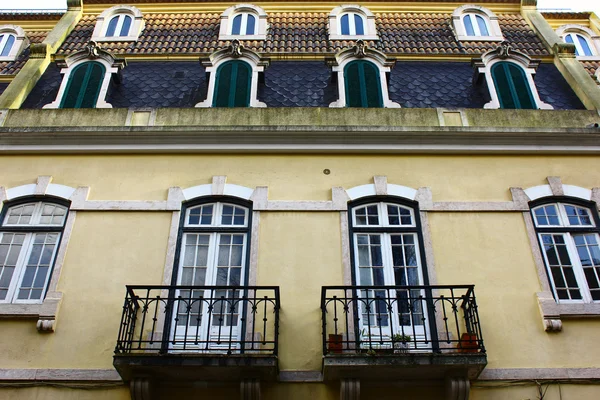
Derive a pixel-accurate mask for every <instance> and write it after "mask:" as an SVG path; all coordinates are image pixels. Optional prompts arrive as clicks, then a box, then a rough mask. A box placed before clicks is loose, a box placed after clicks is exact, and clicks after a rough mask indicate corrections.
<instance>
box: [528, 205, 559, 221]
mask: <svg viewBox="0 0 600 400" xmlns="http://www.w3.org/2000/svg"><path fill="white" fill-rule="evenodd" d="M534 215H535V222H536V225H538V226H544V225H560V221H559V219H558V211H557V207H556V205H554V204H550V205H547V206H542V207H538V208H536V209H535V210H534Z"/></svg>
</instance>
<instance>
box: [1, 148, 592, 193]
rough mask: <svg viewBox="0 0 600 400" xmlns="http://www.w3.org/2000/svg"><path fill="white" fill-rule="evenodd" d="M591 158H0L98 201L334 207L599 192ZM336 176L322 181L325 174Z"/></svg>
mask: <svg viewBox="0 0 600 400" xmlns="http://www.w3.org/2000/svg"><path fill="white" fill-rule="evenodd" d="M597 163H598V158H597V157H593V156H570V157H569V156H564V157H559V156H552V157H551V156H475V155H472V156H468V155H467V156H439V155H437V156H428V155H402V156H394V155H376V156H373V155H369V156H366V155H365V156H360V155H312V156H310V155H297V154H296V155H294V154H285V155H245V156H239V155H209V154H200V155H177V156H173V155H164V156H160V155H152V156H145V155H119V156H116V155H115V156H106V155H105V156H38V155H36V156H6V155H4V156H2V157H1V158H0V171H1V173H0V184H1V185H2V186H5V187H13V186H18V185H23V184H27V183H32V182H34V181H35V178H36V177H37V176H38V175H53V176H54V182H55V183H60V184H65V185H69V186H74V187H76V186H91V193H90V199H92V200H164V199H166V196H167V189H168V188H169V187H170V186H180V187H182V188H185V187H190V186H195V185H200V184H205V183H210V182H211V178H212V176H213V175H227V176H228V182H229V183H235V184H239V185H243V186H248V187H255V186H265V185H266V186H269V198H270V199H272V200H329V199H330V198H331V187H332V186H342V187H345V188H351V187H353V186H358V185H363V184H366V183H372V181H373V175H386V176H387V177H388V182H389V183H395V184H400V185H404V186H409V187H414V188H418V187H421V186H429V187H430V188H431V190H432V192H433V199H434V200H435V201H462V200H469V201H478V200H481V201H505V200H510V191H509V188H510V187H511V186H520V187H524V188H526V187H530V186H535V185H542V184H546V181H545V178H546V176H561V177H562V179H563V182H564V183H567V184H571V185H579V186H583V187H588V188H590V187H593V186H600V169H598V168H597ZM326 168H327V169H329V170H330V171H331V174H330V175H325V174H323V170H324V169H326Z"/></svg>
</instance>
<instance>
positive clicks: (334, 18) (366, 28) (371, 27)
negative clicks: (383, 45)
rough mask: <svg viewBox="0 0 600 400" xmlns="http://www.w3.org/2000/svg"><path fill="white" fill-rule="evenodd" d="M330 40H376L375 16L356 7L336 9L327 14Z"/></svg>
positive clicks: (366, 9)
mask: <svg viewBox="0 0 600 400" xmlns="http://www.w3.org/2000/svg"><path fill="white" fill-rule="evenodd" d="M329 39H330V40H348V39H362V40H377V39H378V37H377V29H376V27H375V15H373V13H372V12H371V11H369V9H368V8H365V7H361V6H358V5H345V6H341V7H336V8H334V9H333V10H331V13H329Z"/></svg>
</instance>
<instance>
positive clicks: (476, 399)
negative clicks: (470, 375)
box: [469, 382, 600, 400]
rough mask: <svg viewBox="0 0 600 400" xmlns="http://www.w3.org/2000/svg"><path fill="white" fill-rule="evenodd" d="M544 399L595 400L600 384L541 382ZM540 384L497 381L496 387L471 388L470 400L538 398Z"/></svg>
mask: <svg viewBox="0 0 600 400" xmlns="http://www.w3.org/2000/svg"><path fill="white" fill-rule="evenodd" d="M540 383H541V390H542V393H543V394H544V397H543V400H593V399H598V398H600V386H598V385H590V384H580V385H569V384H557V383H554V382H553V383H550V384H548V383H547V382H540ZM539 390H540V386H538V385H536V384H534V383H533V382H514V383H512V384H510V383H509V384H507V383H505V382H497V383H495V387H494V386H492V387H487V388H482V387H480V385H477V386H476V387H474V388H471V395H470V396H469V400H516V399H518V400H538V399H539V398H540V393H539Z"/></svg>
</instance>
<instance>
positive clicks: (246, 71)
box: [213, 61, 252, 107]
mask: <svg viewBox="0 0 600 400" xmlns="http://www.w3.org/2000/svg"><path fill="white" fill-rule="evenodd" d="M251 83H252V68H250V65H248V63H246V62H243V61H227V62H225V63H223V65H221V66H220V67H219V69H218V70H217V76H216V80H215V94H214V96H213V107H248V106H250V85H251Z"/></svg>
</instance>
